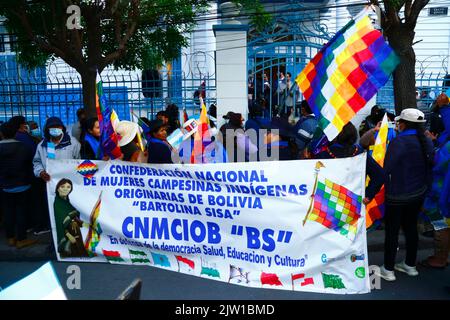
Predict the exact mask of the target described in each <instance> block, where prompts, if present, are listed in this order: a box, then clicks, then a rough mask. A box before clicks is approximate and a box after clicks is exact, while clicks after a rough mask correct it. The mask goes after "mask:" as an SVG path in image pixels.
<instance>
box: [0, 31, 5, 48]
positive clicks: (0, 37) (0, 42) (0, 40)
mask: <svg viewBox="0 0 450 320" xmlns="http://www.w3.org/2000/svg"><path fill="white" fill-rule="evenodd" d="M0 52H5V35H4V34H0Z"/></svg>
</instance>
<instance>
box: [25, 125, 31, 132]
mask: <svg viewBox="0 0 450 320" xmlns="http://www.w3.org/2000/svg"><path fill="white" fill-rule="evenodd" d="M25 131H26V132H28V133H30V126H29V125H27V124H26V125H25Z"/></svg>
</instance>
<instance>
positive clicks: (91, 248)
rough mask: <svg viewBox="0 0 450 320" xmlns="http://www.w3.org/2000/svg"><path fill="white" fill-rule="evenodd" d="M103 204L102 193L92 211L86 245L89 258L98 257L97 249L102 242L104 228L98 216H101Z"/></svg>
mask: <svg viewBox="0 0 450 320" xmlns="http://www.w3.org/2000/svg"><path fill="white" fill-rule="evenodd" d="M101 203H102V193H100V195H99V197H98V200H97V202H96V203H95V206H94V208H93V209H92V212H91V216H90V219H89V231H88V234H87V237H86V241H85V243H84V247H85V248H86V250H87V252H88V255H89V257H95V256H97V254H96V252H95V249H96V248H97V246H98V244H99V242H100V235H101V234H102V232H103V231H102V228H101V226H100V223H99V222H98V216H99V215H100V206H101Z"/></svg>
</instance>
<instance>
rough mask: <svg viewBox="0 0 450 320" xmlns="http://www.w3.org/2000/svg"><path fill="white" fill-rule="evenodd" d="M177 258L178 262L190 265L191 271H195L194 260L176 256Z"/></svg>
mask: <svg viewBox="0 0 450 320" xmlns="http://www.w3.org/2000/svg"><path fill="white" fill-rule="evenodd" d="M175 258H177V261H178V262H181V263H184V264H186V265H188V266H189V268H191V269H195V262H194V261H193V260H190V259H188V258H185V257H182V256H175Z"/></svg>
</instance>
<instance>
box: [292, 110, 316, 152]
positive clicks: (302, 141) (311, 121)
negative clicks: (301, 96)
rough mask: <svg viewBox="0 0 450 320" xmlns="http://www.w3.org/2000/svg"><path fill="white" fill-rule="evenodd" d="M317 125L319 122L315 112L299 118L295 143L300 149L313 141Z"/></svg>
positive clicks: (295, 130)
mask: <svg viewBox="0 0 450 320" xmlns="http://www.w3.org/2000/svg"><path fill="white" fill-rule="evenodd" d="M317 126H318V122H317V120H316V117H315V116H314V115H313V114H312V115H308V116H306V117H302V118H301V119H300V120H298V122H297V124H296V125H295V128H294V133H295V143H296V144H297V146H298V148H299V149H300V150H303V149H305V148H306V146H307V145H308V144H309V143H310V142H311V140H312V138H313V136H314V132H315V131H316V129H317Z"/></svg>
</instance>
